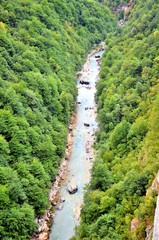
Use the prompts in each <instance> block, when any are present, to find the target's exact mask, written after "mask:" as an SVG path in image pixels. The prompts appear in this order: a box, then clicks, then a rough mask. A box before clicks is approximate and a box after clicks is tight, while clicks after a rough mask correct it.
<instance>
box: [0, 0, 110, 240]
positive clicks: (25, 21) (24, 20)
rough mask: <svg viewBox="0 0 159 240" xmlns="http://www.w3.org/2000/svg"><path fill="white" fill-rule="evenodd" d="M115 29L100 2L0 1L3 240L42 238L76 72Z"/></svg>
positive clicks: (0, 211) (0, 214) (71, 106)
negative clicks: (40, 223)
mask: <svg viewBox="0 0 159 240" xmlns="http://www.w3.org/2000/svg"><path fill="white" fill-rule="evenodd" d="M113 26H114V20H113V17H112V15H111V13H110V10H109V9H108V8H107V7H106V6H105V4H104V3H100V2H99V1H95V0H79V1H76V0H69V1H67V0H63V1H59V0H54V1H51V0H40V1H35V0H26V1H23V0H20V1H16V0H12V1H5V0H2V1H1V3H0V65H1V71H0V239H2V240H9V239H10V240H14V239H15V240H18V239H19V240H22V239H23V240H25V239H28V238H29V236H30V235H31V234H32V233H33V232H35V231H36V229H37V225H36V224H35V222H34V219H35V216H39V215H40V214H42V213H43V212H44V211H45V209H46V208H47V207H48V204H49V202H48V189H49V187H50V185H51V182H52V181H53V180H54V177H55V175H56V172H57V168H58V166H59V163H60V160H61V158H62V157H63V155H64V151H65V145H66V137H67V126H68V123H69V120H70V115H71V112H72V111H73V109H74V102H75V98H76V94H77V90H76V78H75V72H76V71H77V70H79V69H80V67H81V65H82V63H83V61H84V58H85V56H86V53H87V52H88V51H89V50H90V48H91V47H92V46H93V45H94V44H97V43H99V41H101V40H102V39H104V38H105V37H106V35H107V33H108V32H110V31H111V30H112V29H113Z"/></svg>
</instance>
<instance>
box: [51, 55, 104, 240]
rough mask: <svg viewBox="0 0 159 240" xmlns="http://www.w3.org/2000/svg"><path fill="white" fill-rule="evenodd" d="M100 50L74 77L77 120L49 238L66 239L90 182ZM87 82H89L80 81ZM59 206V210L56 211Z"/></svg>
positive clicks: (69, 235) (74, 223)
mask: <svg viewBox="0 0 159 240" xmlns="http://www.w3.org/2000/svg"><path fill="white" fill-rule="evenodd" d="M102 54H103V51H99V52H96V53H95V54H90V55H89V56H88V58H87V61H86V63H85V64H84V66H83V69H82V71H81V75H80V78H79V80H78V84H77V88H78V97H77V120H76V123H75V126H74V129H73V148H72V153H71V156H70V160H69V165H68V171H67V177H66V179H65V180H64V181H63V183H62V186H61V188H60V193H59V199H63V201H64V202H62V201H61V202H59V203H58V204H57V206H56V210H55V214H54V219H53V224H52V227H51V233H50V240H69V239H70V238H71V237H72V236H73V234H74V228H75V226H76V225H78V224H79V221H80V207H81V204H82V199H83V194H84V187H85V185H86V184H87V183H89V181H90V169H91V166H92V161H93V159H94V150H93V147H92V145H93V142H94V133H95V131H96V129H97V127H98V126H97V122H96V104H95V99H94V96H95V92H96V82H97V80H98V75H99V71H100V67H99V63H98V58H96V57H97V55H98V56H102ZM82 80H83V81H88V82H89V85H86V84H81V83H80V81H82ZM70 185H77V186H78V191H77V192H76V193H75V194H69V193H68V190H67V188H68V186H70ZM59 209H60V210H59Z"/></svg>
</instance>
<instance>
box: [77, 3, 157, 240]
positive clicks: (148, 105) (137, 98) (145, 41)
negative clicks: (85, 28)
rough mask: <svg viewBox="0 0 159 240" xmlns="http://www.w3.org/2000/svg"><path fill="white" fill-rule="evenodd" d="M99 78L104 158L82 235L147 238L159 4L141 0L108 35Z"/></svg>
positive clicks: (152, 203) (91, 192)
mask: <svg viewBox="0 0 159 240" xmlns="http://www.w3.org/2000/svg"><path fill="white" fill-rule="evenodd" d="M106 44H107V47H106V52H105V55H104V57H103V64H102V72H101V75H100V81H99V83H98V86H97V90H98V92H97V102H98V119H99V125H100V131H99V132H98V134H97V141H96V142H97V143H96V148H97V151H98V156H97V159H96V161H95V163H94V167H93V169H92V180H91V184H90V186H89V187H88V191H87V193H86V194H85V204H84V206H83V209H82V216H81V218H82V220H81V226H80V228H79V229H77V236H76V237H75V238H74V239H78V240H79V239H85V240H89V239H91V240H92V239H98V240H100V239H102V240H104V239H105V240H108V239H113V240H115V239H117V240H119V239H122V240H124V239H125V240H127V239H140V240H143V239H145V237H147V235H148V234H149V229H151V227H152V225H153V218H154V209H155V204H156V194H157V193H156V192H155V190H152V189H151V188H150V189H149V190H148V191H147V189H148V187H150V186H151V184H152V181H153V179H154V178H155V176H156V173H157V171H158V168H159V159H158V156H159V144H158V135H159V122H158V115H159V93H158V87H159V82H158V76H159V4H158V1H155V0H153V1H149V0H146V1H140V0H138V1H135V6H134V8H133V10H132V11H131V14H130V19H129V22H128V23H127V24H126V25H125V26H124V27H122V28H118V30H117V31H116V33H115V34H110V35H109V36H107V38H106Z"/></svg>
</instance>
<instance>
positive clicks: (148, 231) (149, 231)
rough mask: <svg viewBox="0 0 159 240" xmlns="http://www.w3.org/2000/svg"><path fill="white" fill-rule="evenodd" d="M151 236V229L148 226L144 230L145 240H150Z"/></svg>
mask: <svg viewBox="0 0 159 240" xmlns="http://www.w3.org/2000/svg"><path fill="white" fill-rule="evenodd" d="M152 234H153V227H152V226H151V225H150V226H148V227H147V228H146V238H145V240H151V239H152Z"/></svg>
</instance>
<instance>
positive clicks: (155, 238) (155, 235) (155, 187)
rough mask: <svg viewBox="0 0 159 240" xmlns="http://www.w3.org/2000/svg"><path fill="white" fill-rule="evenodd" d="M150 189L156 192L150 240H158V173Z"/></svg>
mask: <svg viewBox="0 0 159 240" xmlns="http://www.w3.org/2000/svg"><path fill="white" fill-rule="evenodd" d="M152 189H153V190H155V191H157V194H158V197H157V203H156V210H155V217H154V228H153V237H152V240H158V239H159V224H158V223H159V171H158V174H157V177H156V178H155V180H154V181H153V183H152Z"/></svg>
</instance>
